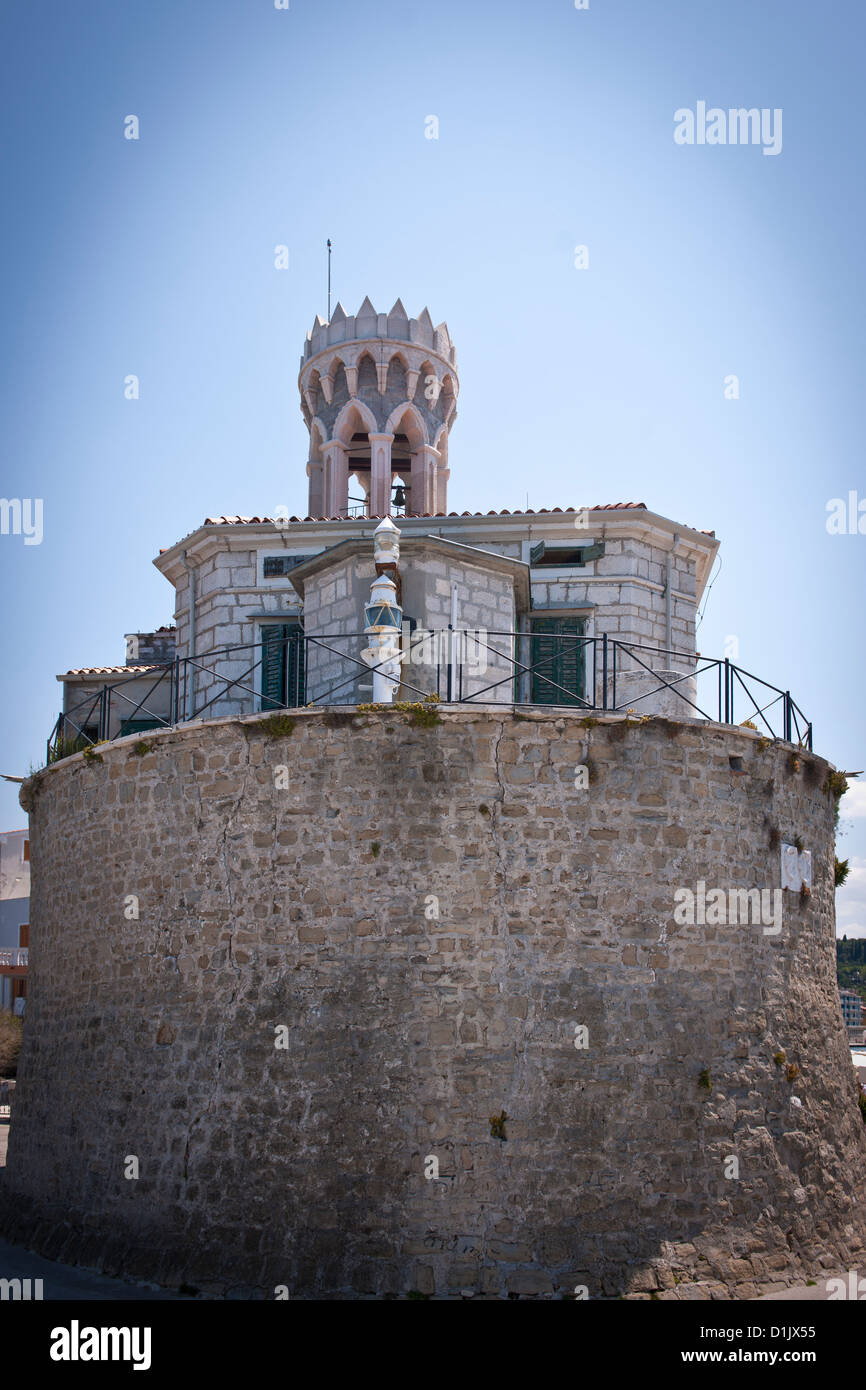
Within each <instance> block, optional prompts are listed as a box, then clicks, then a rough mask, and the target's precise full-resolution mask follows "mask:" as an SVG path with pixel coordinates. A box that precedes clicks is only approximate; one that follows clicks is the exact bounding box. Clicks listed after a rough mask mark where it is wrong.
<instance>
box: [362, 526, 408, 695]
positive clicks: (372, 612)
mask: <svg viewBox="0 0 866 1390" xmlns="http://www.w3.org/2000/svg"><path fill="white" fill-rule="evenodd" d="M373 553H374V555H375V559H376V569H377V570H381V568H386V567H387V568H388V569H392V568H393V569H394V571H396V569H397V561H398V560H399V558H400V532H399V531H398V530H397V527H396V526H395V525H394V523H393V521H392V520H391V518H390V517H385V520H384V521H382V522H381V523H380V524H379V525H378V526H377V527H376V530H375V532H374V533H373ZM364 615H365V617H366V620H367V621H366V626H365V627H364V632H365V634H366V635H367V636H368V637H369V639H370V645H369V646H368V647H365V649H364V650H363V651H362V652H361V657H362V659H363V660H364V661H366V663H367V665H368V666H373V667H377V668H378V669H376V670H374V671H373V701H374V703H376V704H387V705H390V704H391V703H392V702H393V699H394V696H395V694H396V692H397V689H398V687H399V685H400V667H401V663H402V661H403V652H402V651H401V650H400V635H401V632H402V626H403V610H402V608H401V607H400V605H399V603H398V602H397V586H396V584H395V583H394V581H393V579H389V578H388V576H387V575H386V574H382V573H381V572H380V573H378V574H377V575H376V578H375V579H374V580H373V583H372V584H371V586H370V601H369V603H367V604H366V606H365V609H364Z"/></svg>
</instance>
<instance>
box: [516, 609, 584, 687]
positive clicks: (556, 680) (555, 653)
mask: <svg viewBox="0 0 866 1390" xmlns="http://www.w3.org/2000/svg"><path fill="white" fill-rule="evenodd" d="M585 629H586V622H585V620H584V619H583V618H573V617H562V618H533V620H532V630H531V631H532V635H531V637H530V639H529V653H530V658H529V664H530V665H531V666H532V667H533V668H534V669H533V671H532V675H531V684H530V691H531V693H530V697H529V698H530V700H531V702H532V704H534V705H582V704H584V702H585V691H584V684H585V681H584V655H583V653H584V646H585V643H583V642H579V641H578V640H577V639H578V638H579V637H582V636H583V635H584V632H585Z"/></svg>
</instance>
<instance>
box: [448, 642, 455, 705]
mask: <svg viewBox="0 0 866 1390" xmlns="http://www.w3.org/2000/svg"><path fill="white" fill-rule="evenodd" d="M452 631H453V626H452V624H451V623H449V624H448V704H449V705H450V704H451V702H452V700H453V698H454V691H453V682H454V666H453V664H452V663H453V656H454V639H453V637H452V636H451V633H452Z"/></svg>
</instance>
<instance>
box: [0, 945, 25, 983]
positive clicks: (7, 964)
mask: <svg viewBox="0 0 866 1390" xmlns="http://www.w3.org/2000/svg"><path fill="white" fill-rule="evenodd" d="M28 955H29V952H28V949H27V947H26V946H12V947H11V948H8V949H3V950H0V975H11V976H13V977H15V978H17V979H22V978H23V977H24V976H25V975H26V974H27V957H28Z"/></svg>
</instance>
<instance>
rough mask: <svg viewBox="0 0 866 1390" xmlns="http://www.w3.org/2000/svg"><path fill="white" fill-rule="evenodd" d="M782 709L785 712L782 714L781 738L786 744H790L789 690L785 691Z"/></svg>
mask: <svg viewBox="0 0 866 1390" xmlns="http://www.w3.org/2000/svg"><path fill="white" fill-rule="evenodd" d="M783 709H784V712H785V713H784V725H783V731H782V737H783V739H784V740H785V742H786V743H790V742H791V692H790V690H786V691H785V699H784V702H783Z"/></svg>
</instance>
